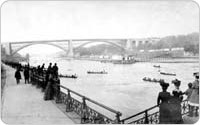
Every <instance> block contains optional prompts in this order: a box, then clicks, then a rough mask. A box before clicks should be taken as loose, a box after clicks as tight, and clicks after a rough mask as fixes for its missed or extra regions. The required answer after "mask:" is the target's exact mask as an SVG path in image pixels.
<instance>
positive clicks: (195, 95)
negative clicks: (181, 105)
mask: <svg viewBox="0 0 200 125" xmlns="http://www.w3.org/2000/svg"><path fill="white" fill-rule="evenodd" d="M194 76H195V81H194V82H193V83H192V94H191V96H190V99H189V101H188V104H189V105H190V106H191V114H190V116H193V112H194V109H195V116H198V115H199V114H198V109H199V74H195V75H194Z"/></svg>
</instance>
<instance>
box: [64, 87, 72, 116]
mask: <svg viewBox="0 0 200 125" xmlns="http://www.w3.org/2000/svg"><path fill="white" fill-rule="evenodd" d="M67 91H68V97H67V105H66V112H71V111H72V110H73V109H72V99H71V95H70V90H67Z"/></svg>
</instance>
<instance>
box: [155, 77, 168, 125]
mask: <svg viewBox="0 0 200 125" xmlns="http://www.w3.org/2000/svg"><path fill="white" fill-rule="evenodd" d="M160 85H161V87H162V90H163V91H162V92H159V94H158V98H157V105H159V114H160V115H159V123H160V124H169V123H170V119H171V118H170V109H169V99H170V93H169V92H167V88H168V86H169V84H168V83H165V82H164V81H161V82H160Z"/></svg>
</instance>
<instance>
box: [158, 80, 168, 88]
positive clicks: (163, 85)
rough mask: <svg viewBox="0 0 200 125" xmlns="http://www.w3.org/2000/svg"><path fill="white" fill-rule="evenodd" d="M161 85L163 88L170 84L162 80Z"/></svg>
mask: <svg viewBox="0 0 200 125" xmlns="http://www.w3.org/2000/svg"><path fill="white" fill-rule="evenodd" d="M160 86H161V87H163V88H167V87H168V86H169V83H166V82H165V81H164V80H160Z"/></svg>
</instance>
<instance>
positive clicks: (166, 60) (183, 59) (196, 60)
mask: <svg viewBox="0 0 200 125" xmlns="http://www.w3.org/2000/svg"><path fill="white" fill-rule="evenodd" d="M75 60H88V61H98V62H103V63H113V62H114V61H115V60H111V59H100V58H75ZM136 62H152V63H199V57H174V58H153V59H145V58H143V59H141V58H136Z"/></svg>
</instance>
